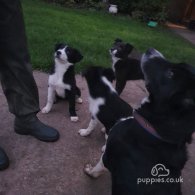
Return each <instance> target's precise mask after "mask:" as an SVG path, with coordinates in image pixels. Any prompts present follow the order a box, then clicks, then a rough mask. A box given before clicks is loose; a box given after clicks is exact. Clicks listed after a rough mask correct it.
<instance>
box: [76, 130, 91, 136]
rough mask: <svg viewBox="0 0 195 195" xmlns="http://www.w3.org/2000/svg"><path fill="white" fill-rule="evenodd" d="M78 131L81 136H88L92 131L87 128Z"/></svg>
mask: <svg viewBox="0 0 195 195" xmlns="http://www.w3.org/2000/svg"><path fill="white" fill-rule="evenodd" d="M78 133H79V134H80V136H83V137H85V136H88V135H89V134H90V131H88V130H87V129H80V130H79V131H78Z"/></svg>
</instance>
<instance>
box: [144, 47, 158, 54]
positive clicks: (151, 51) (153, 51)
mask: <svg viewBox="0 0 195 195" xmlns="http://www.w3.org/2000/svg"><path fill="white" fill-rule="evenodd" d="M155 51H156V50H155V49H154V48H149V49H148V50H147V51H146V55H147V56H150V55H153V54H154V53H155Z"/></svg>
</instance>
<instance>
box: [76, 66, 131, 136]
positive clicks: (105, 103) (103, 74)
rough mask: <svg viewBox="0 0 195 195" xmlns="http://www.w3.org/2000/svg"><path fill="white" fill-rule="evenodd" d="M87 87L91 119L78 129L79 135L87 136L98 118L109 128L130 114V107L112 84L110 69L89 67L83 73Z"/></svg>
mask: <svg viewBox="0 0 195 195" xmlns="http://www.w3.org/2000/svg"><path fill="white" fill-rule="evenodd" d="M83 76H84V77H85V79H86V81H87V84H88V89H89V110H90V113H91V116H92V117H91V121H90V123H89V125H88V127H87V128H86V129H80V130H79V134H80V135H81V136H88V135H89V134H90V133H91V132H92V131H93V130H94V128H95V126H96V124H97V121H98V120H99V121H100V122H101V123H102V124H103V125H104V127H105V129H106V134H107V135H108V133H109V130H110V129H111V128H112V127H113V126H114V125H115V124H116V123H117V122H118V121H120V120H121V119H122V118H127V117H129V116H131V115H132V111H133V109H132V107H131V106H130V105H129V104H128V103H126V102H125V101H124V100H122V99H121V98H120V97H119V96H118V94H117V93H116V91H115V89H114V88H113V86H112V83H111V82H112V81H113V79H114V73H113V71H112V69H111V68H110V69H105V68H102V67H97V66H94V67H90V68H88V69H87V70H86V71H85V72H84V73H83Z"/></svg>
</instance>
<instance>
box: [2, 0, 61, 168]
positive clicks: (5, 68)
mask: <svg viewBox="0 0 195 195" xmlns="http://www.w3.org/2000/svg"><path fill="white" fill-rule="evenodd" d="M0 29H1V30H0V81H1V84H2V89H3V91H4V94H5V96H6V98H7V102H8V105H9V110H10V112H11V113H13V114H14V115H15V116H16V117H15V123H14V128H15V132H16V133H19V134H23V135H32V136H34V137H36V138H37V139H39V140H42V141H56V140H58V138H59V133H58V132H57V130H56V129H54V128H51V127H49V126H47V125H44V124H43V123H42V122H41V121H39V119H38V118H37V117H36V114H37V112H39V99H38V98H39V96H38V90H37V86H36V83H35V80H34V77H33V74H32V67H31V65H30V63H29V62H30V59H29V53H28V48H27V41H26V35H25V28H24V21H23V15H22V9H21V3H20V1H19V0H1V1H0ZM1 151H2V152H1ZM3 153H4V152H3V150H0V156H1V154H3ZM2 156H3V155H2ZM0 159H1V158H0ZM0 164H1V162H0ZM0 166H1V165H0Z"/></svg>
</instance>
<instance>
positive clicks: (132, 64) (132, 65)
mask: <svg viewBox="0 0 195 195" xmlns="http://www.w3.org/2000/svg"><path fill="white" fill-rule="evenodd" d="M133 50H134V47H133V46H132V45H131V44H129V43H124V42H123V41H122V40H120V39H116V40H115V42H114V44H113V46H112V48H111V49H110V55H111V57H112V69H113V71H114V72H115V77H116V91H117V92H118V94H119V95H120V94H121V93H122V91H123V89H124V87H125V85H126V82H127V81H128V80H138V79H144V76H143V73H142V71H141V67H140V60H139V59H136V58H133V57H132V56H131V57H130V55H131V53H132V51H133Z"/></svg>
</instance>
